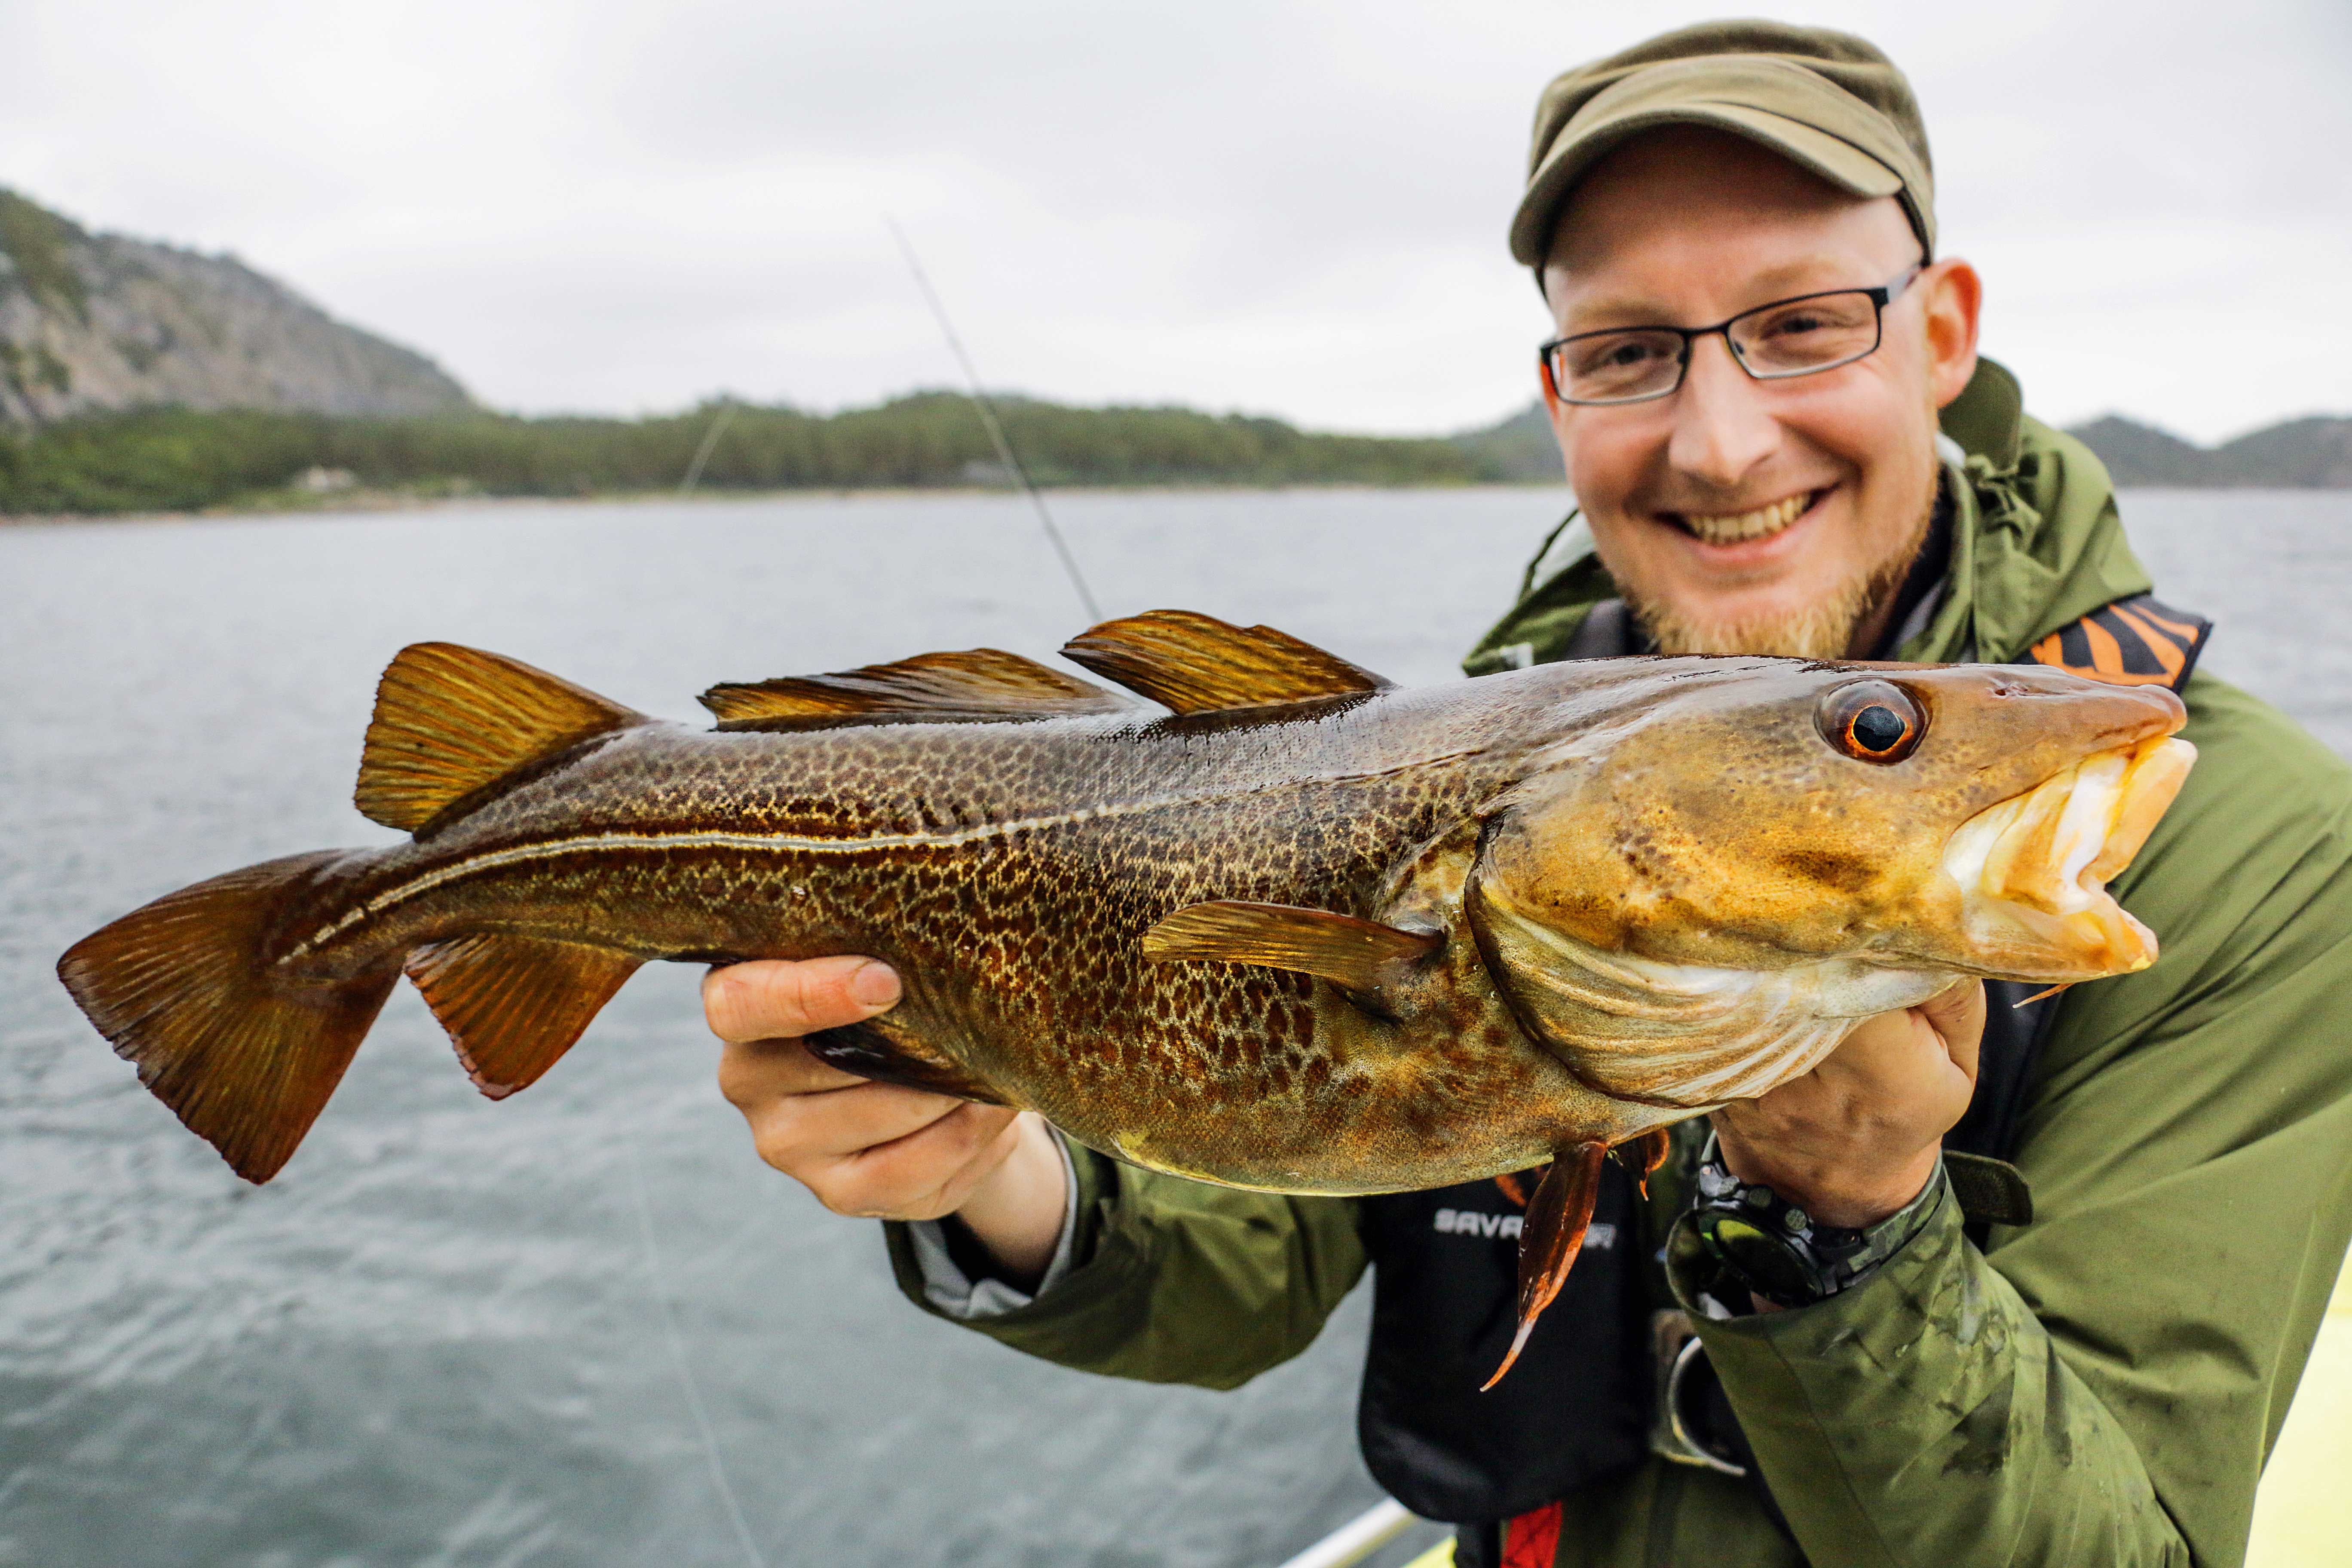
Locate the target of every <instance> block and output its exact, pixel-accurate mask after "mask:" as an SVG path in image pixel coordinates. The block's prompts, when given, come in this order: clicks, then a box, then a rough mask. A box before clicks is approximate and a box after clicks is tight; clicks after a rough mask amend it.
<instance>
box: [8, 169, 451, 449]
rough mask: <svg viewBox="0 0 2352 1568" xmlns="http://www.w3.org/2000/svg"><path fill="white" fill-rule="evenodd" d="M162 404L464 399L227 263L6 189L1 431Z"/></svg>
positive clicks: (417, 363) (382, 405)
mask: <svg viewBox="0 0 2352 1568" xmlns="http://www.w3.org/2000/svg"><path fill="white" fill-rule="evenodd" d="M160 405H176V406H181V407H186V408H199V409H215V408H272V409H301V410H309V411H313V412H317V413H324V414H343V415H394V416H397V415H415V414H436V413H443V412H446V411H450V410H454V409H463V408H467V407H470V406H471V405H472V400H471V399H470V398H468V397H467V395H466V389H465V388H464V387H462V386H460V385H458V384H457V382H455V381H453V380H452V379H450V377H449V376H448V375H447V374H445V373H444V372H443V371H442V370H441V369H440V367H439V366H437V365H436V364H435V363H433V362H432V361H431V360H428V359H426V358H425V357H424V356H423V355H422V354H418V353H412V352H411V351H409V350H407V349H404V348H402V347H400V346H399V345H398V344H396V343H389V342H384V341H383V339H382V338H379V337H375V336H373V334H371V333H368V332H363V331H360V330H359V329H358V328H356V327H349V326H345V325H344V324H343V323H342V322H341V321H336V320H334V319H333V318H332V317H331V316H329V315H328V314H327V313H326V312H325V311H323V310H320V309H319V308H318V307H317V306H315V305H313V304H311V303H310V301H308V300H304V299H302V298H301V297H300V296H299V295H298V294H295V293H294V292H293V291H292V290H290V289H288V288H286V287H285V285H283V284H281V283H277V282H273V281H272V280H271V279H268V278H265V277H263V276H262V275H261V274H260V273H258V272H256V271H254V270H253V269H252V268H249V267H247V266H246V265H245V264H244V263H243V262H241V261H238V260H236V258H233V257H228V256H202V255H198V254H197V253H196V252H194V251H192V250H181V249H177V248H175V247H172V246H168V245H157V244H153V243H151V242H150V241H147V240H142V239H131V238H129V237H125V236H122V235H119V234H93V233H90V232H89V230H86V229H84V228H82V227H81V226H79V225H78V224H76V223H74V222H73V221H71V220H70V219H68V218H65V217H61V216H58V214H56V213H53V212H49V211H47V210H46V209H45V208H43V207H41V206H39V205H36V204H35V203H33V202H31V201H29V200H27V199H26V198H25V197H23V196H21V195H16V194H15V193H14V192H11V191H7V190H0V426H16V427H20V428H21V427H24V426H38V425H45V424H47V423H49V422H51V421H54V420H58V419H62V418H65V417H68V416H72V415H76V414H87V413H93V412H97V411H100V410H106V409H120V408H138V407H151V406H160Z"/></svg>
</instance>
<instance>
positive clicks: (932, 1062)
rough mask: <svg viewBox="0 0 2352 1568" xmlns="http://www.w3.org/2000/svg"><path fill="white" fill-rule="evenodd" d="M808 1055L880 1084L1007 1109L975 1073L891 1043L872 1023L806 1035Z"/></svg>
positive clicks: (849, 1025)
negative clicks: (902, 1086)
mask: <svg viewBox="0 0 2352 1568" xmlns="http://www.w3.org/2000/svg"><path fill="white" fill-rule="evenodd" d="M801 1044H803V1046H806V1047H808V1050H809V1054H810V1055H811V1056H813V1057H814V1058H816V1059H817V1060H819V1061H821V1062H824V1063H825V1064H826V1065H827V1066H829V1067H836V1068H840V1069H841V1070H842V1071H843V1072H847V1073H856V1075H857V1076H858V1077H859V1078H863V1079H872V1080H873V1081H874V1082H876V1083H895V1084H902V1085H904V1086H905V1087H907V1088H908V1089H924V1090H927V1091H928V1092H929V1093H932V1094H945V1095H952V1096H953V1097H954V1098H956V1099H958V1100H973V1101H975V1102H977V1103H979V1104H982V1105H1003V1103H1004V1097H1003V1095H1001V1094H999V1093H997V1092H996V1090H995V1089H992V1088H991V1087H989V1085H987V1084H986V1083H984V1082H982V1080H981V1079H979V1078H977V1077H976V1076H974V1075H973V1074H972V1073H971V1072H968V1071H966V1070H965V1069H964V1068H961V1067H958V1066H956V1065H954V1064H953V1063H951V1062H944V1061H940V1060H938V1059H936V1058H933V1057H932V1056H931V1055H930V1054H929V1053H928V1052H920V1051H918V1050H916V1049H914V1048H912V1047H909V1046H908V1045H905V1044H902V1043H901V1042H899V1041H898V1040H894V1039H892V1038H891V1037H889V1036H888V1035H887V1034H885V1033H884V1032H883V1031H882V1030H881V1029H879V1028H877V1027H876V1026H875V1025H874V1024H873V1023H872V1022H871V1021H869V1022H866V1023H863V1024H845V1025H843V1026H841V1027H839V1028H837V1029H821V1030H819V1031H818V1032H817V1033H815V1034H814V1035H807V1036H803V1037H802V1040H801Z"/></svg>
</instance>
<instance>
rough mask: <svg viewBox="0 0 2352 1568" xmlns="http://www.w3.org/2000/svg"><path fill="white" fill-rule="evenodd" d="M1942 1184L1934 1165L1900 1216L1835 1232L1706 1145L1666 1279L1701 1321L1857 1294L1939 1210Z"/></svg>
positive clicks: (1669, 1245) (1671, 1247) (1669, 1246)
mask: <svg viewBox="0 0 2352 1568" xmlns="http://www.w3.org/2000/svg"><path fill="white" fill-rule="evenodd" d="M1944 1189H1945V1180H1944V1176H1943V1173H1942V1165H1941V1163H1940V1159H1939V1160H1938V1162H1937V1163H1936V1164H1934V1165H1931V1166H1930V1168H1929V1171H1928V1174H1927V1180H1926V1181H1925V1182H1924V1183H1923V1184H1921V1186H1920V1188H1919V1190H1918V1192H1917V1193H1916V1194H1913V1195H1912V1197H1911V1198H1910V1199H1909V1200H1908V1201H1907V1202H1906V1203H1905V1204H1903V1205H1901V1206H1900V1207H1898V1208H1896V1209H1895V1210H1894V1211H1892V1212H1891V1213H1889V1214H1887V1215H1885V1216H1883V1217H1881V1218H1879V1219H1877V1220H1875V1221H1874V1222H1873V1223H1871V1224H1869V1225H1865V1226H1835V1225H1831V1224H1828V1223H1826V1222H1824V1221H1822V1220H1819V1219H1817V1218H1816V1217H1815V1216H1813V1215H1811V1214H1809V1213H1807V1212H1806V1211H1805V1210H1804V1209H1803V1208H1801V1207H1800V1206H1799V1205H1797V1204H1796V1203H1795V1202H1793V1201H1792V1200H1791V1199H1790V1197H1789V1196H1788V1195H1787V1194H1783V1193H1781V1192H1780V1191H1778V1190H1777V1189H1774V1188H1772V1187H1769V1186H1767V1185H1764V1184H1759V1183H1751V1182H1747V1181H1744V1180H1742V1179H1741V1178H1740V1177H1738V1176H1737V1175H1734V1174H1733V1173H1731V1172H1730V1170H1729V1169H1728V1168H1727V1166H1726V1165H1725V1163H1724V1162H1723V1157H1722V1151H1721V1147H1720V1145H1719V1143H1717V1142H1714V1141H1710V1142H1709V1144H1708V1146H1707V1150H1706V1153H1705V1154H1704V1155H1703V1156H1702V1157H1701V1159H1700V1162H1699V1167H1698V1173H1697V1182H1696V1191H1695V1192H1694V1193H1693V1194H1692V1200H1691V1207H1690V1208H1689V1210H1688V1211H1687V1212H1685V1214H1684V1215H1682V1217H1681V1218H1679V1219H1678V1220H1676V1221H1675V1226H1674V1229H1673V1230H1672V1232H1671V1233H1670V1234H1669V1235H1668V1237H1667V1240H1666V1249H1665V1262H1666V1271H1667V1275H1668V1278H1669V1279H1672V1280H1673V1281H1674V1284H1675V1294H1676V1296H1677V1297H1678V1298H1680V1299H1681V1300H1683V1302H1684V1304H1685V1306H1686V1307H1689V1308H1691V1309H1692V1310H1695V1311H1697V1310H1703V1311H1704V1312H1705V1313H1706V1315H1707V1316H1709V1317H1714V1318H1732V1317H1741V1316H1745V1315H1747V1314H1748V1312H1749V1311H1751V1310H1753V1311H1759V1312H1771V1311H1778V1310H1785V1309H1788V1308H1791V1307H1805V1306H1811V1305H1812V1304H1814V1303H1816V1302H1819V1301H1822V1300H1827V1299H1828V1298H1830V1297H1832V1296H1837V1295H1842V1294H1843V1293H1844V1292H1845V1291H1847V1290H1850V1289H1854V1288H1855V1287H1857V1286H1859V1285H1861V1284H1862V1283H1864V1281H1865V1280H1867V1279H1869V1278H1870V1277H1871V1276H1872V1275H1874V1274H1875V1273H1876V1272H1877V1271H1878V1268H1879V1266H1880V1265H1881V1264H1883V1263H1885V1261H1886V1260H1887V1259H1889V1258H1892V1257H1894V1256H1895V1254H1896V1253H1897V1252H1899V1251H1901V1250H1902V1249H1903V1247H1905V1246H1906V1245H1907V1244H1908V1243H1909V1242H1910V1240H1911V1238H1912V1237H1914V1236H1916V1234H1918V1232H1919V1230H1920V1229H1921V1227H1922V1226H1925V1225H1926V1224H1927V1220H1928V1219H1929V1218H1930V1217H1931V1216H1932V1215H1934V1214H1935V1213H1936V1211H1937V1208H1938V1207H1939V1206H1940V1205H1941V1204H1942V1201H1943V1195H1944Z"/></svg>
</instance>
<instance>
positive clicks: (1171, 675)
mask: <svg viewBox="0 0 2352 1568" xmlns="http://www.w3.org/2000/svg"><path fill="white" fill-rule="evenodd" d="M1062 657H1063V658H1066V659H1068V660H1069V661H1070V662H1071V663H1073V664H1077V665H1083V666H1085V667H1086V668H1088V669H1091V670H1093V671H1094V672H1095V673H1096V674H1097V675H1099V676H1101V677H1102V678H1103V679H1105V680H1111V681H1116V682H1118V684H1119V685H1121V686H1124V687H1126V688H1127V689H1129V691H1132V692H1134V693H1136V694H1137V695H1138V696H1141V697H1149V698H1150V699H1151V700H1153V701H1154V702H1158V703H1161V704H1164V705H1165V706H1167V707H1169V708H1172V709H1174V710H1176V711H1177V712H1179V713H1206V712H1210V711H1213V710H1216V709H1220V708H1268V707H1274V706H1276V705H1278V704H1281V703H1285V702H1306V701H1309V700H1313V699H1315V698H1318V697H1349V696H1356V695H1360V694H1361V693H1364V692H1370V691H1385V690H1387V689H1388V688H1389V686H1390V684H1391V683H1390V682H1389V681H1386V680H1383V679H1381V677H1379V676H1377V675H1374V674H1373V673H1372V672H1371V671H1370V670H1369V669H1363V668H1359V667H1357V666H1355V665H1352V664H1349V662H1348V661H1347V660H1346V659H1344V658H1340V657H1339V655H1338V654H1335V653H1327V652H1325V651H1324V650H1323V649H1321V648H1319V647H1316V646H1315V645H1314V644H1313V643H1309V642H1301V641H1299V640H1298V639H1297V637H1292V636H1291V635H1290V634H1289V633H1287V632H1278V631H1276V630H1275V629H1274V628H1273V627H1272V626H1247V627H1244V626H1228V625H1226V624H1225V623H1224V622H1223V621H1221V620H1218V619H1217V618H1216V617H1215V616H1204V615H1201V614H1199V613H1198V612H1197V611H1193V610H1147V611H1145V612H1144V613H1143V614H1142V615H1139V616H1128V617H1127V618H1126V619H1125V620H1118V621H1105V622H1104V623H1103V624H1102V625H1100V626H1096V627H1094V628H1093V629H1092V630H1090V631H1087V632H1086V633H1084V634H1082V635H1081V636H1079V637H1076V638H1075V639H1073V640H1072V641H1071V643H1070V644H1069V646H1068V647H1065V648H1063V649H1062Z"/></svg>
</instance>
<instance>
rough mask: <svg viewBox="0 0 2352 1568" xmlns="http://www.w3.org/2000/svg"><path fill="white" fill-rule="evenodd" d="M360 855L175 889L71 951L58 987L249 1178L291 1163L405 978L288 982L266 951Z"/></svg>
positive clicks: (381, 974) (382, 975)
mask: <svg viewBox="0 0 2352 1568" xmlns="http://www.w3.org/2000/svg"><path fill="white" fill-rule="evenodd" d="M350 853H351V851H349V850H341V849H329V850H322V851H319V852H317V853H313V854H310V855H295V856H290V857H289V858H286V859H283V860H270V861H266V862H264V863H263V864H261V865H258V866H247V868H245V869H243V870H241V871H231V872H230V873H228V875H226V876H225V877H215V878H213V879H211V880H210V881H205V882H199V883H197V884H196V885H195V886H194V887H193V888H183V889H180V890H179V891H178V892H176V893H167V894H165V895H164V896H163V898H160V899H158V900H155V901H154V902H153V903H152V904H149V905H147V906H146V907H145V908H144V909H139V910H132V911H131V913H129V914H127V915H125V916H123V917H122V918H121V920H119V921H115V922H114V923H113V924H112V925H110V926H107V927H105V928H104V929H103V930H100V931H95V932H93V933H91V934H90V935H89V936H87V937H84V938H83V939H82V940H81V941H79V942H76V943H75V944H74V945H73V946H72V947H71V948H70V949H68V951H67V952H66V955H65V956H64V957H63V958H61V959H59V960H58V979H60V980H62V981H64V982H65V984H66V989H67V990H68V991H70V992H72V993H73V997H74V1000H75V1001H76V1002H78V1003H79V1004H80V1005H81V1010H82V1011H83V1012H84V1013H86V1014H88V1015H89V1021H90V1022H91V1023H93V1024H95V1025H97V1026H98V1030H99V1033H100V1034H102V1035H104V1036H105V1037H107V1038H108V1039H110V1040H111V1041H112V1042H114V1049H115V1051H116V1053H117V1054H118V1055H120V1056H121V1057H123V1058H125V1059H127V1060H129V1061H131V1062H134V1063H136V1064H137V1065H138V1068H139V1081H140V1082H142V1083H143V1084H145V1085H146V1086H147V1087H148V1089H151V1090H152V1091H153V1093H154V1095H155V1098H157V1099H158V1100H162V1101H163V1103H164V1104H166V1105H168V1106H170V1107H171V1108H172V1110H173V1112H174V1113H175V1114H177V1115H178V1117H179V1118H180V1120H181V1121H183V1122H184V1123H186V1124H187V1128H188V1131H191V1132H194V1133H195V1134H196V1135H197V1136H199V1137H201V1138H203V1139H204V1140H205V1142H208V1143H210V1144H211V1145H212V1146H213V1147H214V1148H215V1149H217V1150H219V1151H220V1152H221V1157H222V1158H223V1159H225V1160H226V1161H227V1162H228V1163H229V1165H230V1167H231V1168H232V1169H233V1170H235V1171H236V1173H237V1174H238V1175H240V1176H243V1177H244V1178H245V1179H246V1180H247V1181H248V1182H266V1181H268V1180H269V1178H270V1177H272V1176H274V1175H276V1174H277V1173H278V1167H279V1166H281V1165H283V1164H285V1163H286V1162H287V1160H288V1159H289V1157H290V1156H291V1155H292V1154H293V1152H294V1148H295V1145H297V1144H299V1143H300V1142H302V1135H303V1134H304V1133H306V1132H308V1131H310V1123H311V1122H313V1121H317V1120H318V1118H319V1112H320V1110H323V1109H324V1108H325V1106H326V1103H327V1097H328V1096H329V1095H331V1094H332V1093H333V1092H334V1090H335V1085H336V1084H337V1083H339V1082H340V1081H341V1079H342V1076H343V1069H344V1068H347V1067H349V1066H350V1065H351V1060H352V1053H353V1052H354V1051H356V1050H358V1049H359V1045H360V1039H361V1037H362V1036H364V1035H365V1034H366V1033H367V1031H368V1026H369V1025H371V1024H373V1023H374V1022H375V1016H376V1013H377V1012H378V1011H379V1010H380V1009H381V1008H382V1007H383V999H384V997H385V996H386V995H387V994H390V993H391V990H392V987H393V984H394V982H395V981H396V980H398V979H399V977H400V968H399V964H398V962H397V960H394V961H392V962H390V963H386V964H385V965H384V966H383V968H382V969H381V970H380V971H372V972H370V973H364V974H361V975H358V976H356V977H354V978H352V979H348V980H341V981H325V982H320V981H310V982H302V981H298V980H296V979H294V978H293V977H292V976H290V975H287V974H284V973H282V972H281V971H280V970H278V968H277V967H276V966H275V965H273V964H272V963H270V962H269V959H268V956H267V953H266V951H265V950H266V944H268V942H269V940H270V939H271V938H272V937H273V936H275V935H276V934H277V933H278V931H280V930H281V929H282V927H283V924H284V922H285V921H286V920H287V919H288V918H289V916H290V915H292V914H293V913H295V912H296V911H297V910H298V909H299V906H300V905H301V904H302V903H306V902H308V901H309V898H310V895H311V893H312V891H313V889H315V888H316V887H317V885H318V884H319V882H320V880H322V879H324V877H325V876H326V874H327V873H328V870H329V868H330V867H331V865H332V864H333V863H334V862H336V861H339V860H341V859H343V858H346V857H347V856H349V855H350Z"/></svg>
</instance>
